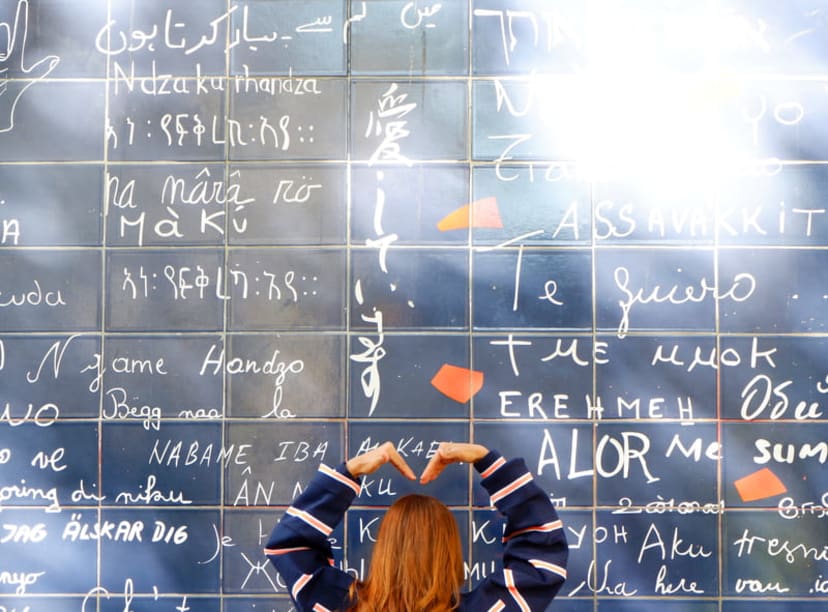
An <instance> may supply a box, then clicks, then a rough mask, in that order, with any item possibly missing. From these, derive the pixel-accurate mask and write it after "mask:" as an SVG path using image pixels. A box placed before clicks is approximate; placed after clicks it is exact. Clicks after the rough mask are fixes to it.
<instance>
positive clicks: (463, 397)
mask: <svg viewBox="0 0 828 612" xmlns="http://www.w3.org/2000/svg"><path fill="white" fill-rule="evenodd" d="M431 385H432V386H433V387H434V388H435V389H437V390H438V391H439V392H440V393H442V394H443V395H445V396H446V397H450V398H451V399H453V400H454V401H455V402H460V403H461V404H465V403H466V402H467V401H469V400H470V399H471V398H472V397H473V396H474V394H475V393H477V392H478V391H480V389H482V388H483V372H476V371H475V370H469V369H468V368H461V367H459V366H454V365H451V364H448V363H444V364H443V366H442V367H441V368H440V370H439V371H438V372H437V373H436V374H435V375H434V378H432V379H431Z"/></svg>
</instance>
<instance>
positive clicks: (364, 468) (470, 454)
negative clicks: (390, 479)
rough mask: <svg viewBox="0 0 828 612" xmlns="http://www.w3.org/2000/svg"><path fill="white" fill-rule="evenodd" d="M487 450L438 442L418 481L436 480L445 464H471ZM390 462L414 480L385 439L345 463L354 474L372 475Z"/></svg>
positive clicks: (483, 447)
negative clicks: (375, 446) (378, 444)
mask: <svg viewBox="0 0 828 612" xmlns="http://www.w3.org/2000/svg"><path fill="white" fill-rule="evenodd" d="M488 452H489V449H487V448H486V447H485V446H481V445H480V444H469V443H465V442H440V446H438V447H437V452H436V453H434V456H433V457H432V458H431V460H430V461H429V462H428V465H426V467H425V469H424V470H423V473H422V474H420V484H428V483H429V482H431V481H432V480H434V479H436V478H437V477H438V476H439V475H440V474H441V473H442V471H443V470H444V469H445V468H446V466H447V465H451V464H452V463H461V462H465V463H474V462H475V461H479V460H480V459H482V458H483V457H485V456H486V455H487V454H488ZM386 463H390V464H391V465H393V466H394V467H395V468H397V469H398V470H399V471H400V473H401V474H402V475H403V476H405V477H406V478H408V479H409V480H417V477H416V476H415V475H414V471H413V470H412V469H411V468H410V467H409V465H408V464H407V463H406V462H405V459H403V458H402V456H401V455H400V454H399V453H398V452H397V448H396V447H395V446H394V444H393V443H391V442H385V443H384V444H381V445H380V446H378V447H377V448H375V449H373V450H370V451H368V452H367V453H364V454H362V455H358V456H356V457H353V458H352V459H349V460H348V462H347V463H346V464H345V467H347V468H348V471H349V472H350V473H351V474H352V475H353V476H356V477H359V476H363V475H365V474H372V473H373V472H375V471H377V470H378V469H379V468H380V467H381V466H383V465H385V464H386Z"/></svg>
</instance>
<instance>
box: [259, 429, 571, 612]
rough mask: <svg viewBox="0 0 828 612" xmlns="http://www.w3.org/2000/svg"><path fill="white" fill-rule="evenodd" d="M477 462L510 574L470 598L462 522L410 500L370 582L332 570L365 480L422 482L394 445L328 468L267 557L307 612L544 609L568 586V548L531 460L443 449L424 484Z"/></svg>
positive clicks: (471, 448) (390, 530)
mask: <svg viewBox="0 0 828 612" xmlns="http://www.w3.org/2000/svg"><path fill="white" fill-rule="evenodd" d="M458 462H465V463H473V464H474V467H475V469H476V470H477V471H478V472H479V473H480V475H481V476H482V477H483V480H482V481H481V484H482V485H483V487H484V488H485V489H486V490H487V491H488V493H489V495H490V496H491V500H492V503H493V504H494V505H495V506H496V507H497V509H498V510H499V511H500V512H502V513H503V514H504V515H505V516H506V519H507V521H506V527H505V530H504V534H503V542H504V550H503V567H502V568H501V569H500V570H499V571H498V572H495V573H493V574H491V575H489V576H487V577H486V578H485V579H484V580H483V581H482V582H481V583H480V584H479V585H478V586H477V587H476V588H474V589H473V590H471V591H469V592H466V593H461V591H460V589H461V586H462V584H463V581H464V579H465V578H464V571H463V553H462V548H461V543H460V535H459V531H458V529H457V523H456V522H455V520H454V517H453V516H452V514H451V512H450V511H449V509H448V508H446V506H444V505H443V504H442V503H441V502H440V501H438V500H436V499H434V498H433V497H429V496H426V495H406V496H404V497H402V498H400V499H399V500H397V501H396V502H395V503H394V504H393V505H392V506H391V507H390V508H389V509H388V512H387V513H386V515H385V517H384V518H383V520H382V523H381V525H380V529H379V534H378V536H377V541H376V544H375V545H374V549H373V552H372V556H371V566H370V570H369V572H368V577H367V578H366V579H365V581H355V580H354V578H353V577H352V576H351V575H349V574H347V573H345V572H343V571H340V570H338V569H336V568H335V567H333V558H332V554H331V546H330V543H329V542H328V539H327V538H328V536H329V535H330V533H331V531H333V529H334V527H336V525H337V524H338V523H339V522H340V521H341V520H342V517H343V516H344V514H345V511H346V510H347V509H348V507H349V506H350V505H351V503H352V502H353V500H354V498H355V497H356V496H357V495H358V494H359V491H360V481H359V478H360V477H361V476H364V475H366V474H371V473H373V472H375V471H376V470H377V469H379V468H380V467H381V466H382V465H384V464H386V463H391V464H392V465H393V466H394V467H396V468H397V469H398V470H399V471H400V472H401V473H402V474H403V475H404V476H405V477H406V478H409V479H411V480H416V477H415V476H414V473H413V472H412V471H411V468H410V467H409V466H408V464H407V463H406V462H405V460H404V459H403V458H402V457H401V456H400V455H399V453H398V452H397V450H396V448H395V447H394V445H393V444H392V443H390V442H386V443H385V444H383V445H382V446H379V447H378V448H376V449H374V450H372V451H369V452H367V453H365V454H362V455H359V456H357V457H354V458H352V459H350V460H349V461H347V462H345V463H343V464H341V465H340V466H339V467H338V468H337V469H333V468H330V467H328V466H326V465H321V466H320V467H319V473H318V474H317V475H316V476H315V477H314V478H313V480H311V482H310V483H309V484H308V487H307V488H306V489H305V491H304V492H303V493H302V494H301V495H300V496H299V497H298V498H296V501H295V502H294V503H293V505H292V506H291V507H290V508H288V510H287V511H286V513H285V515H284V517H282V520H281V521H279V523H278V524H277V525H276V526H275V527H274V529H273V533H272V534H271V536H270V540H269V541H268V543H267V547H266V548H265V554H266V555H267V556H268V557H269V558H270V560H271V561H272V562H273V564H274V565H275V566H276V569H277V570H278V571H279V573H280V574H281V576H282V578H284V580H285V583H286V584H287V585H288V587H289V589H290V594H291V597H292V599H293V601H294V603H295V604H296V607H297V609H298V610H299V612H304V611H306V610H307V611H313V612H326V611H327V612H333V611H335V610H336V611H340V612H449V611H451V610H465V611H473V612H499V611H501V610H519V611H520V612H529V611H532V610H545V609H546V607H547V606H548V604H549V602H550V601H552V599H553V598H554V597H555V595H556V594H557V593H558V591H559V590H560V588H561V585H562V584H563V582H564V580H565V579H566V560H567V555H568V548H567V544H566V538H565V536H564V532H563V526H562V524H561V521H560V519H559V518H558V515H557V513H556V511H555V508H554V506H553V505H552V503H551V502H550V501H549V497H548V496H547V495H546V494H545V493H544V492H543V491H542V490H541V488H540V487H538V485H537V484H536V483H535V482H534V480H533V479H532V475H531V473H530V472H529V471H528V469H527V468H526V464H525V463H524V461H523V460H522V459H513V460H511V461H507V460H506V459H504V458H503V457H501V456H500V455H499V454H498V453H497V452H496V451H490V450H489V449H487V448H486V447H484V446H481V445H479V444H465V443H456V442H443V443H441V444H440V445H439V447H438V449H437V451H436V453H435V454H434V456H433V457H432V458H431V460H430V461H429V463H428V465H427V466H426V468H425V470H424V471H423V473H422V475H421V476H420V482H421V483H423V484H425V483H428V482H431V481H432V480H434V479H435V478H437V476H439V475H440V473H441V472H442V471H443V469H444V468H445V467H446V466H447V465H449V464H452V463H458Z"/></svg>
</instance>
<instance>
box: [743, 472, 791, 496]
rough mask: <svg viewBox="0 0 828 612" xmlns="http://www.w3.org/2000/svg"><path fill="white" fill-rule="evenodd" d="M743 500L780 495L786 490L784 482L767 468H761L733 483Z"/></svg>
mask: <svg viewBox="0 0 828 612" xmlns="http://www.w3.org/2000/svg"><path fill="white" fill-rule="evenodd" d="M733 484H734V485H735V486H736V490H737V491H738V492H739V497H741V498H742V501H743V502H752V501H757V500H760V499H766V498H768V497H773V496H774V495H781V494H782V493H785V492H787V490H788V489H787V488H786V487H785V484H784V483H783V482H782V481H781V480H779V477H778V476H777V475H776V474H774V473H773V472H772V471H771V470H770V469H769V468H762V469H761V470H758V471H756V472H753V474H748V475H747V476H745V477H744V478H740V479H739V480H737V481H735V482H734V483H733Z"/></svg>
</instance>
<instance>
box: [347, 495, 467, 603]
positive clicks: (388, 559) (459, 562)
mask: <svg viewBox="0 0 828 612" xmlns="http://www.w3.org/2000/svg"><path fill="white" fill-rule="evenodd" d="M463 579H464V576H463V550H462V545H461V543H460V533H459V531H458V529H457V522H456V521H455V520H454V516H453V515H452V514H451V512H450V511H449V509H448V508H446V507H445V506H444V505H443V504H442V502H440V501H438V500H436V499H434V498H433V497H429V496H427V495H406V496H405V497H401V498H400V499H398V500H397V501H396V502H395V503H394V504H393V505H392V506H391V507H390V508H389V509H388V512H387V513H386V514H385V517H384V518H383V520H382V523H381V524H380V529H379V534H378V536H377V542H376V544H374V550H373V553H372V556H371V566H370V570H369V572H368V578H367V579H366V580H365V581H364V582H355V583H354V584H353V585H352V587H351V602H352V604H351V607H350V608H349V610H351V611H353V612H448V611H450V610H454V609H456V608H457V606H458V605H459V604H460V586H461V585H462V584H463Z"/></svg>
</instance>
